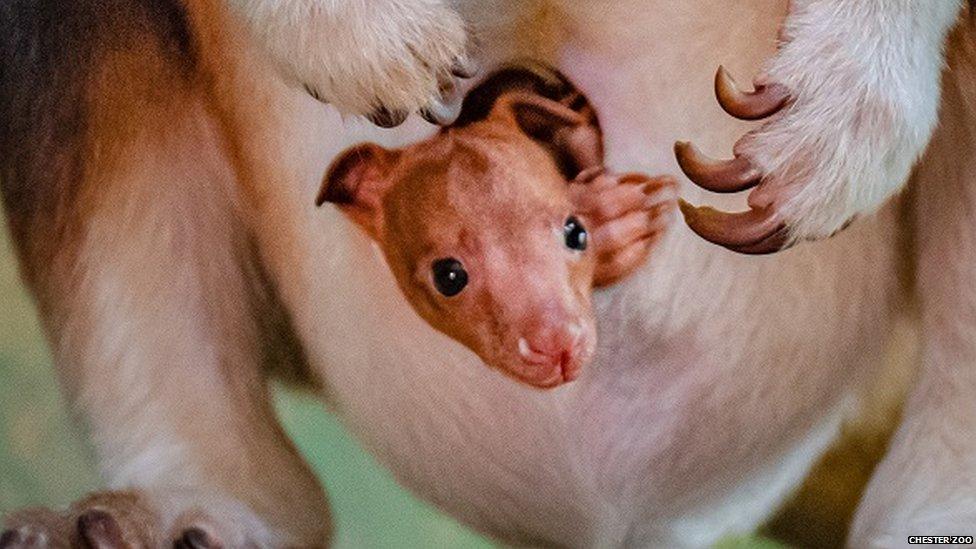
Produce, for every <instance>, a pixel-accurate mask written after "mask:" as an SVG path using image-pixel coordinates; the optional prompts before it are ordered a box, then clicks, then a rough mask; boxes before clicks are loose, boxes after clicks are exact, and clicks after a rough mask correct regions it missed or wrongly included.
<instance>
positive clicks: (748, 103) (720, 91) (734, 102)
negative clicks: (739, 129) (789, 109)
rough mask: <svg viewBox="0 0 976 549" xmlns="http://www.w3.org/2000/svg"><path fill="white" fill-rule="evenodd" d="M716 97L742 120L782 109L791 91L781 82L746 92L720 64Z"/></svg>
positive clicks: (763, 116)
mask: <svg viewBox="0 0 976 549" xmlns="http://www.w3.org/2000/svg"><path fill="white" fill-rule="evenodd" d="M715 97H716V98H717V99H718V104H719V105H721V106H722V109H723V110H725V112H727V113H729V114H730V115H732V116H734V117H736V118H739V119H741V120H758V119H760V118H766V117H767V116H771V115H773V114H775V113H776V112H777V111H779V110H780V109H782V108H783V106H784V105H786V102H787V101H789V99H790V92H789V90H787V89H786V87H785V86H783V85H780V84H771V85H768V86H756V89H754V90H753V91H751V92H744V91H742V90H740V89H739V86H738V85H737V84H736V83H735V80H733V79H732V76H731V75H730V74H729V72H728V71H727V70H725V67H721V66H720V67H719V68H718V72H716V73H715Z"/></svg>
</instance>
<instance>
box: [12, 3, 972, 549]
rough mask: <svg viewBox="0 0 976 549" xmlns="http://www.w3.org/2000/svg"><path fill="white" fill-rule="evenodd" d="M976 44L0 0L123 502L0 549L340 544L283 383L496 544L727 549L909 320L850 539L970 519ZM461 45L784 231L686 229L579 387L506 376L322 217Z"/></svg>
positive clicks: (40, 196) (869, 540)
mask: <svg viewBox="0 0 976 549" xmlns="http://www.w3.org/2000/svg"><path fill="white" fill-rule="evenodd" d="M972 39H973V28H972V21H971V18H970V14H969V11H968V6H964V5H963V4H962V2H960V1H957V0H929V1H926V2H917V1H912V0H873V1H863V0H793V1H792V2H789V3H787V2H784V1H783V0H747V1H741V2H735V3H734V5H731V4H730V3H729V2H724V1H719V0H700V1H698V2H673V1H668V0H617V1H609V0H596V1H590V2H574V1H562V0H522V1H517V0H497V1H493V2H486V1H476V0H470V1H462V2H458V3H456V4H454V5H452V4H448V3H447V2H445V1H443V0H377V1H375V2H373V1H371V2H364V1H360V0H331V1H325V0H284V1H272V0H227V1H220V0H75V1H73V2H67V3H65V2H62V1H60V0H7V1H5V2H3V3H2V5H0V54H2V55H0V182H2V190H3V198H4V204H5V207H6V211H7V215H8V218H9V222H10V229H11V232H12V234H13V236H14V238H15V241H16V243H17V246H18V252H19V254H20V261H21V265H22V271H23V274H24V278H25V280H26V282H27V284H28V285H29V286H30V288H31V290H32V292H33V295H34V296H35V298H36V301H37V305H38V308H39V310H40V313H41V316H42V318H43V322H44V326H45V329H46V331H47V333H48V337H49V340H50V343H51V346H52V348H53V352H54V357H55V362H56V364H57V367H58V368H59V372H60V375H61V378H62V379H63V382H64V384H65V387H66V390H67V393H68V395H69V396H70V398H71V399H72V401H73V403H74V404H75V406H77V408H78V409H79V410H80V411H81V413H82V414H83V417H84V418H85V419H86V420H87V423H88V426H89V427H90V433H91V437H92V440H93V442H94V446H95V448H96V452H97V458H98V463H99V466H100V468H101V472H102V473H103V475H104V478H105V480H106V488H105V491H104V492H99V493H96V494H92V495H91V496H90V497H88V498H85V499H84V500H82V501H79V502H76V503H75V504H74V505H72V506H71V507H70V508H69V509H67V510H66V511H54V510H45V509H34V510H27V511H23V512H18V513H14V514H12V515H11V516H10V517H9V518H8V519H7V522H6V526H7V528H8V530H7V531H6V533H5V534H4V535H3V538H2V542H0V545H2V546H3V547H4V548H5V549H6V548H7V547H35V546H49V547H60V546H65V545H69V544H85V543H87V544H88V545H90V546H94V547H142V546H169V545H172V544H174V543H176V545H177V546H182V547H221V546H222V547H243V546H260V547H283V546H319V545H325V544H327V543H328V540H329V539H330V534H331V525H330V520H329V508H328V503H327V498H326V495H325V493H324V491H323V490H322V488H321V487H320V486H319V485H318V483H317V482H316V480H315V478H314V476H313V475H312V473H311V472H310V470H309V468H308V466H307V465H306V464H305V463H304V462H303V460H302V459H301V457H300V456H299V455H298V453H297V452H296V450H295V447H294V446H293V445H292V443H291V442H290V441H289V440H288V439H287V437H286V436H285V434H284V432H283V431H282V429H281V427H280V426H279V424H278V422H277V420H276V418H275V416H274V413H273V410H272V408H271V405H270V403H269V393H268V372H269V371H271V370H274V369H275V367H279V369H280V367H287V368H290V369H297V370H301V373H303V374H305V377H306V379H307V380H308V381H309V383H310V384H311V385H312V386H313V387H315V388H317V389H318V390H319V391H320V392H321V394H322V395H323V399H324V400H325V401H326V402H327V403H328V404H329V405H331V406H332V407H333V408H334V409H335V410H336V411H337V412H338V413H339V414H340V416H341V417H342V418H343V419H344V420H345V422H346V423H347V425H349V426H350V427H351V428H352V429H353V431H354V432H355V433H356V434H357V435H358V436H359V437H360V439H361V440H362V441H363V442H364V443H365V444H366V446H367V447H368V448H369V449H370V450H371V451H372V452H373V453H374V454H375V455H376V456H377V458H378V459H379V460H380V461H381V462H383V463H384V464H385V465H386V466H388V467H389V468H390V469H391V470H392V471H393V472H394V474H395V475H396V477H397V478H398V480H399V481H400V482H402V483H403V484H404V485H406V486H408V487H409V488H410V489H412V490H413V491H414V492H415V493H417V494H419V495H420V496H421V497H423V498H425V499H427V500H428V501H431V502H433V503H434V504H436V505H438V506H439V507H441V508H442V509H445V510H446V511H447V512H449V513H451V514H452V515H453V516H455V517H456V518H458V519H459V520H461V521H463V522H464V523H466V524H469V525H471V526H472V527H474V528H476V529H478V530H479V531H481V532H484V533H487V534H489V535H491V536H494V537H495V538H497V539H499V540H502V541H504V542H507V543H512V544H518V545H555V546H574V547H576V546H578V547H611V546H666V547H676V546H696V547H699V546H707V545H709V544H711V543H713V542H714V541H715V540H717V539H718V538H720V537H721V536H723V535H727V534H733V533H742V532H749V531H751V530H752V529H753V528H755V527H756V525H758V524H759V523H761V522H762V521H763V520H764V519H766V518H767V517H768V516H769V515H770V514H771V513H772V512H773V511H774V510H776V509H777V507H778V506H779V505H780V504H781V503H782V502H783V500H784V498H786V497H787V496H788V495H789V494H790V493H791V491H792V490H793V489H794V488H795V487H796V486H797V485H798V484H799V483H800V482H801V481H802V479H803V478H804V476H805V474H806V473H807V472H808V471H809V469H810V467H811V466H812V464H813V463H814V462H815V461H816V460H817V458H818V457H819V456H820V455H821V454H822V453H823V452H824V450H825V449H826V448H827V447H828V446H829V445H830V443H831V441H832V440H833V439H834V438H835V437H836V435H837V433H838V431H839V427H840V425H841V423H842V421H843V420H844V418H845V417H847V416H848V415H850V414H852V413H854V412H855V411H856V410H858V408H859V406H860V403H861V401H862V397H863V395H864V393H865V392H866V391H867V388H868V387H870V386H871V382H872V380H874V379H876V378H877V376H878V375H879V372H880V371H881V370H882V369H883V362H884V361H883V359H882V357H883V352H884V350H885V348H886V345H887V340H888V339H889V337H890V334H891V332H892V327H893V326H894V323H895V322H896V321H897V320H898V316H899V315H898V310H901V309H905V308H906V307H904V306H903V305H904V303H906V302H909V303H913V304H916V305H917V310H918V311H919V314H918V319H917V324H918V326H919V329H920V333H921V334H922V350H921V363H920V364H919V374H918V377H917V379H916V381H915V382H914V384H913V387H912V389H911V391H910V394H909V397H908V401H907V403H906V406H905V412H904V418H903V421H902V423H901V425H900V427H899V429H898V431H897V434H896V436H895V438H894V439H893V442H892V444H891V446H890V449H889V451H888V454H887V456H886V457H885V458H884V461H883V462H882V463H881V465H880V467H879V468H878V469H877V471H876V473H875V475H874V478H873V480H872V482H871V484H870V486H869V488H868V490H867V492H866V494H865V496H864V499H863V501H862V503H861V505H860V508H859V511H858V513H857V517H856V520H855V524H854V526H853V529H852V531H851V538H850V540H849V543H850V544H851V545H852V546H856V547H866V546H878V547H890V546H898V545H903V544H906V543H907V537H906V536H907V535H910V534H973V533H976V404H974V400H973V394H974V392H976V337H974V336H976V230H974V221H976V219H974V218H976V156H974V153H973V151H976V142H974V141H976V117H974V113H976V49H974V45H973V40H972ZM469 40H470V42H471V43H472V44H475V45H476V48H473V51H477V55H476V57H478V58H479V61H480V62H481V64H482V65H485V66H491V65H494V64H495V63H499V62H503V61H506V60H508V59H510V58H513V57H532V58H536V59H539V60H543V61H546V62H549V63H551V64H553V65H555V66H557V67H558V68H559V69H560V70H561V71H563V72H564V73H565V74H566V75H567V76H568V77H569V78H570V79H571V80H573V81H574V83H576V84H577V85H578V87H579V88H580V89H581V90H582V91H583V92H585V93H586V94H587V95H588V97H589V99H590V101H591V102H592V104H593V105H594V107H595V108H596V110H597V111H598V112H599V114H600V119H601V123H602V126H603V130H604V134H605V139H606V154H607V161H608V165H609V167H610V168H611V169H613V170H616V171H619V172H627V171H642V172H647V173H666V172H675V171H676V170H677V168H678V166H677V165H676V163H675V161H674V157H673V156H672V152H671V151H672V144H673V142H674V141H675V140H678V139H692V140H694V142H695V143H696V144H697V147H698V148H696V147H693V146H691V145H681V146H679V157H680V158H679V159H680V160H681V165H682V167H683V168H684V169H685V171H686V172H687V173H688V174H689V175H690V176H691V178H692V179H694V180H695V181H697V182H698V183H699V184H701V185H702V186H704V187H706V188H708V189H711V190H719V191H735V190H744V189H747V188H749V187H751V186H755V188H754V190H752V191H751V193H750V195H749V198H748V209H747V210H746V211H745V213H741V214H723V213H720V212H718V211H716V210H713V209H709V208H703V209H695V208H693V207H691V206H686V207H685V208H684V211H685V214H686V216H687V218H688V220H689V223H690V225H691V226H692V228H694V229H695V231H697V232H699V233H700V234H701V235H702V236H705V237H706V238H708V239H710V240H713V241H715V242H718V243H720V244H723V245H724V246H727V247H730V248H734V249H737V250H739V251H747V252H750V251H751V252H756V251H763V252H769V251H774V250H775V249H778V248H781V247H783V246H784V245H789V244H794V243H795V244H796V245H795V246H793V247H792V248H791V249H789V250H786V251H783V252H781V253H778V254H773V255H765V256H761V257H749V256H746V255H740V254H736V253H733V252H731V251H729V250H726V249H724V248H722V247H719V246H715V245H713V244H710V243H708V242H705V241H704V240H703V239H701V238H698V236H696V235H695V234H694V233H693V232H692V231H690V230H687V229H686V228H683V227H682V228H679V229H678V230H673V231H671V232H670V235H669V236H668V237H667V238H666V239H665V240H664V241H662V242H661V243H660V244H659V245H658V246H659V247H658V249H657V251H656V252H655V260H654V261H653V264H648V265H646V266H645V268H643V269H642V270H641V271H640V272H638V274H637V275H636V276H634V277H633V278H631V279H630V280H628V281H627V282H625V283H623V284H621V285H619V286H617V287H614V288H612V289H609V290H607V291H604V292H601V293H599V294H598V295H596V296H595V298H594V299H595V307H596V309H597V313H598V318H599V322H600V330H601V334H600V344H599V348H598V349H597V351H596V355H595V358H594V360H593V362H592V363H591V365H590V366H589V368H588V370H587V371H586V372H584V375H582V377H581V378H580V379H578V380H577V381H575V382H573V383H570V384H567V385H565V386H562V387H560V388H558V389H555V390H551V391H538V390H534V389H531V388H528V387H525V386H522V385H519V384H516V383H514V382H512V381H511V380H510V379H508V378H506V377H504V376H503V375H502V374H500V373H498V372H496V371H492V370H490V369H488V368H487V367H485V366H484V365H483V364H481V363H480V362H479V361H478V359H477V358H476V357H475V356H474V355H473V354H472V353H470V352H469V351H467V350H466V349H465V348H463V347H461V346H459V345H458V344H456V343H454V342H453V341H451V340H449V339H447V338H446V337H445V336H442V335H440V334H439V333H437V332H435V331H433V329H431V328H430V327H428V326H427V325H426V324H424V323H423V322H422V321H421V320H420V319H419V318H417V317H416V316H415V314H414V313H413V312H412V310H411V309H410V308H409V306H408V305H407V304H406V302H405V301H404V300H403V298H402V297H401V296H400V295H399V293H398V291H397V289H396V285H395V282H394V280H393V279H392V277H391V276H390V275H389V273H388V270H387V269H386V267H385V266H384V265H383V264H382V262H381V260H380V259H379V257H378V256H377V254H376V253H375V252H374V251H373V250H372V248H371V246H370V243H369V241H368V240H367V238H366V237H365V236H363V235H362V234H360V232H359V231H357V230H356V229H355V228H354V227H353V226H352V225H351V224H350V223H349V222H348V221H347V220H346V218H345V217H344V216H343V215H342V214H341V213H339V212H338V211H334V210H330V211H328V212H325V213H323V211H321V210H317V209H316V208H315V206H314V199H315V196H316V194H317V189H318V186H319V182H320V181H321V179H322V175H323V173H324V172H325V170H326V168H327V167H328V165H329V163H330V161H331V159H332V158H333V157H334V155H335V154H337V153H338V152H339V151H341V150H343V149H345V148H346V147H347V146H348V145H350V144H353V143H356V142H359V141H362V140H370V141H376V142H379V143H381V144H383V145H387V146H400V145H404V144H407V143H410V142H413V141H415V140H417V139H420V138H422V137H424V136H426V135H429V134H430V133H431V132H432V131H433V128H432V126H430V125H429V124H427V123H425V122H423V121H422V119H421V118H420V117H410V118H407V115H408V114H409V113H411V112H415V111H421V112H422V113H423V115H424V118H427V119H430V120H434V121H438V122H443V121H444V120H447V119H449V118H450V115H451V110H452V102H451V97H449V96H450V95H451V93H450V90H451V89H452V88H454V89H456V88H457V84H456V82H455V79H456V77H458V76H467V75H469V73H470V71H469V70H468V61H467V60H468V56H469V53H468V51H467V50H468V49H469V46H468V42H469ZM720 64H722V65H724V66H725V67H726V68H727V69H728V72H727V73H726V72H723V73H721V74H720V75H719V78H718V81H719V86H718V90H719V92H720V93H719V100H720V102H721V103H722V105H724V106H725V107H726V109H727V110H729V112H731V113H732V114H736V115H738V116H740V117H742V118H760V119H762V120H761V121H759V122H753V123H752V124H751V125H750V124H749V123H745V122H740V121H736V120H734V119H733V118H731V117H729V116H728V115H727V114H726V113H723V112H722V110H721V109H720V108H719V107H718V104H717V103H716V102H715V98H714V97H713V95H712V75H713V73H714V69H715V67H717V66H718V65H720ZM730 74H731V75H736V76H738V77H739V78H740V80H745V79H746V78H747V77H748V76H751V75H757V76H756V80H755V89H754V90H752V91H750V90H748V87H747V86H744V85H742V86H739V87H736V86H735V85H734V83H733V82H732V81H731V79H730V77H729V75H730ZM442 92H443V93H442ZM323 102H327V103H329V104H330V105H323ZM341 113H346V115H347V116H343V114H341ZM357 113H359V114H366V115H368V116H369V117H370V118H371V119H372V120H373V121H374V122H375V123H376V124H378V125H382V126H394V125H397V124H399V123H401V122H404V120H405V119H406V121H405V123H403V124H401V125H400V126H399V127H398V128H397V129H394V130H381V129H377V128H374V127H372V126H371V125H368V124H364V123H360V122H358V121H357V120H355V119H354V118H353V117H352V116H348V115H351V114H357ZM937 122H938V123H937ZM742 135H744V137H742V138H740V136H742ZM733 143H735V146H734V149H732V146H733ZM730 149H731V150H732V151H733V153H734V157H733V160H732V161H730V162H721V161H712V160H709V159H707V158H705V157H704V156H703V154H702V153H701V152H700V151H707V152H709V153H711V154H715V155H718V154H719V153H721V152H722V151H728V150H730ZM923 151H924V156H922V154H923ZM920 158H921V160H919V159H920ZM913 167H914V168H915V170H914V183H913V185H914V186H915V189H916V192H915V193H912V194H908V195H904V196H899V197H895V198H892V197H893V196H894V195H895V194H896V191H897V190H899V189H900V188H902V187H903V186H904V185H905V183H906V181H907V180H908V178H909V172H910V171H911V170H912V169H913ZM682 194H683V196H684V197H685V198H686V199H688V200H689V201H690V202H692V203H702V202H708V203H710V204H712V205H713V206H718V207H722V208H724V209H727V210H736V209H745V205H744V203H743V201H742V200H741V198H740V197H738V196H736V197H725V198H722V197H718V196H716V195H714V194H711V193H707V192H705V191H703V190H701V189H699V188H698V187H695V186H693V185H692V184H691V182H690V181H685V182H684V183H683V188H682ZM847 224H850V226H849V227H848V228H846V230H843V231H841V232H839V233H838V234H837V235H836V236H833V237H832V238H829V239H825V240H821V239H823V238H825V237H827V236H830V235H833V234H834V233H837V232H838V231H839V230H840V229H842V228H843V227H845V226H846V225H847ZM910 266H914V268H909V267H910ZM909 308H914V307H909Z"/></svg>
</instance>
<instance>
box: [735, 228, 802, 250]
mask: <svg viewBox="0 0 976 549" xmlns="http://www.w3.org/2000/svg"><path fill="white" fill-rule="evenodd" d="M792 245H793V243H792V242H790V240H789V231H788V230H787V229H786V225H781V226H780V228H779V229H778V230H776V231H775V232H774V233H773V234H771V235H769V236H767V237H766V238H764V239H762V240H760V241H759V242H756V243H755V244H749V245H748V246H727V248H728V249H729V250H732V251H733V252H738V253H740V254H746V255H768V254H774V253H776V252H781V251H783V250H785V249H787V248H789V247H790V246H792Z"/></svg>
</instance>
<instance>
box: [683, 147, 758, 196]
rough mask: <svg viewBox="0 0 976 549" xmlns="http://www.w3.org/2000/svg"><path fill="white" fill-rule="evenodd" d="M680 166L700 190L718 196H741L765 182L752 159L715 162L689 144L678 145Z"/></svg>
mask: <svg viewBox="0 0 976 549" xmlns="http://www.w3.org/2000/svg"><path fill="white" fill-rule="evenodd" d="M674 155H675V157H676V158H677V159H678V166H680V167H681V171H683V172H684V173H685V175H687V176H688V179H690V180H692V182H694V183H695V184H696V185H698V186H699V187H701V188H703V189H705V190H707V191H712V192H715V193H737V192H739V191H744V190H746V189H751V188H752V187H755V186H756V185H758V184H759V182H760V181H761V180H762V172H761V171H759V168H757V167H755V166H754V165H753V164H752V162H750V161H749V159H747V158H745V157H742V156H736V157H735V158H733V159H732V160H715V159H714V158H709V157H707V156H705V155H704V154H702V152H701V151H700V150H698V147H695V146H694V145H692V144H691V143H689V142H688V141H678V142H677V143H675V144H674Z"/></svg>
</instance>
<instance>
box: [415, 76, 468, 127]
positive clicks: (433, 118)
mask: <svg viewBox="0 0 976 549" xmlns="http://www.w3.org/2000/svg"><path fill="white" fill-rule="evenodd" d="M463 99H464V98H463V97H462V95H461V90H460V88H459V87H458V86H451V87H450V88H449V89H447V90H445V92H444V94H443V96H442V97H441V98H440V99H438V100H436V101H434V102H432V103H431V104H430V105H428V106H427V107H425V108H424V109H423V110H421V111H420V116H422V117H423V119H424V120H426V121H428V122H430V123H431V124H436V125H438V126H448V125H450V124H453V123H454V121H455V120H457V117H458V115H460V114H461V102H462V100H463Z"/></svg>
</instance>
